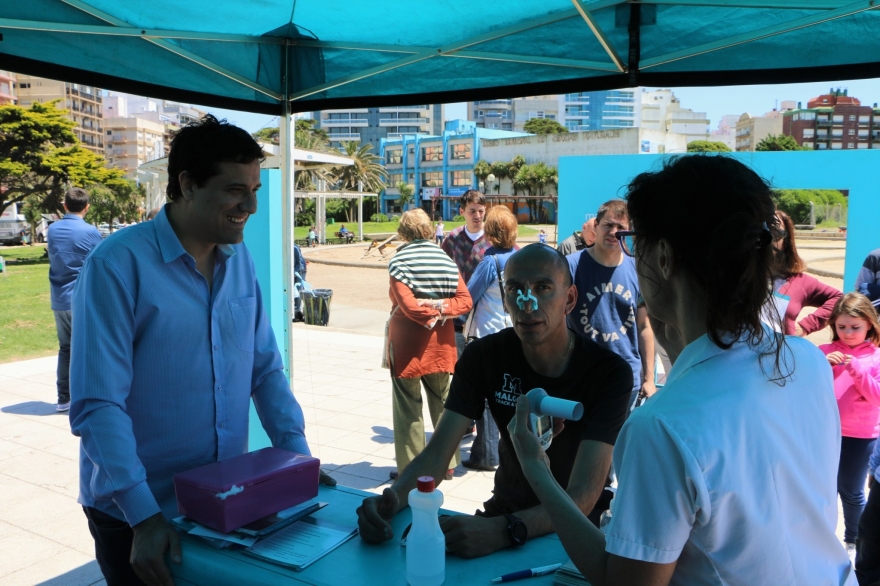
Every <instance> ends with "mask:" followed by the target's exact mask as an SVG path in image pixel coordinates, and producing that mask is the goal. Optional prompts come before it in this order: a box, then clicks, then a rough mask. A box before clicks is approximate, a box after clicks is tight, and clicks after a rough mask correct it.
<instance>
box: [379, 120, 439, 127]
mask: <svg viewBox="0 0 880 586" xmlns="http://www.w3.org/2000/svg"><path fill="white" fill-rule="evenodd" d="M428 122H430V121H429V120H428V119H427V118H380V119H379V126H416V125H421V124H428Z"/></svg>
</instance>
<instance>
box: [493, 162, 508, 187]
mask: <svg viewBox="0 0 880 586" xmlns="http://www.w3.org/2000/svg"><path fill="white" fill-rule="evenodd" d="M490 167H491V169H492V175H494V176H495V193H501V181H502V180H503V179H507V178H508V177H509V175H510V163H505V162H504V161H494V162H493V163H492V165H491V166H490Z"/></svg>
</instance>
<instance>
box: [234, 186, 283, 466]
mask: <svg viewBox="0 0 880 586" xmlns="http://www.w3.org/2000/svg"><path fill="white" fill-rule="evenodd" d="M260 183H262V187H260V191H259V192H258V194H257V213H256V214H254V215H253V216H251V217H250V218H248V221H247V224H245V228H244V243H245V245H246V246H247V248H248V251H250V253H251V257H252V258H253V259H254V269H255V270H256V273H257V282H258V283H259V284H260V291H261V293H262V294H263V308H264V309H265V311H266V313H268V315H269V323H270V324H271V325H272V330H273V331H274V332H275V339H276V340H277V341H278V349H279V350H280V351H281V357H282V359H283V360H284V374H285V375H286V376H287V380H288V381H289V380H290V368H289V365H288V364H287V335H286V332H287V330H286V329H285V325H286V324H285V323H284V322H285V319H284V304H285V292H284V282H283V267H284V264H283V261H282V253H283V243H284V241H283V239H282V238H281V218H283V217H284V213H283V211H282V208H281V172H280V171H279V170H278V169H263V170H262V171H261V172H260ZM271 445H272V443H271V442H270V441H269V436H268V435H266V432H265V430H263V425H262V423H260V418H259V417H258V416H257V410H256V408H255V407H254V402H253V401H251V412H250V427H249V431H248V447H249V449H250V450H251V451H253V450H259V449H260V448H265V447H268V446H271Z"/></svg>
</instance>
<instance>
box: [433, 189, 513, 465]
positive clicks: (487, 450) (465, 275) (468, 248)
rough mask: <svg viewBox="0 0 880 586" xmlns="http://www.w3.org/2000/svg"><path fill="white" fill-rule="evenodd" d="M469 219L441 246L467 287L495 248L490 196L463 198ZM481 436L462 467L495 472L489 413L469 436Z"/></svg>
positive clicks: (460, 329) (460, 337) (460, 328)
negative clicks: (489, 234)
mask: <svg viewBox="0 0 880 586" xmlns="http://www.w3.org/2000/svg"><path fill="white" fill-rule="evenodd" d="M458 213H460V214H461V215H462V216H464V219H465V225H464V226H459V227H458V228H455V229H454V230H452V231H451V232H449V235H448V236H446V238H445V239H444V240H443V244H442V245H441V246H442V248H443V250H444V251H446V254H448V255H449V257H450V258H451V259H452V260H453V261H454V262H455V264H456V265H457V266H458V270H459V272H460V273H461V278H462V279H464V282H465V283H467V282H468V281H470V279H471V275H472V274H473V273H474V270H475V269H476V268H477V265H478V264H480V261H481V260H483V256H485V254H486V251H487V250H488V249H489V247H490V246H491V244H490V243H489V240H488V238H486V235H485V234H484V233H483V227H484V222H483V220H485V218H486V196H485V195H483V194H482V192H480V191H477V190H476V189H469V190H468V191H466V192H465V193H464V195H462V196H461V200H460V203H459V210H458ZM454 325H455V346H456V348H457V349H458V355H459V356H461V353H462V351H464V346H465V344H466V342H467V341H466V340H465V338H464V325H463V321H462V320H456V322H455V324H454ZM474 431H476V432H477V438H476V439H475V440H474V444H473V446H471V456H470V459H469V460H465V461H464V462H462V464H463V465H464V466H465V468H472V469H475V470H495V466H497V465H498V437H499V435H498V427H497V426H496V425H495V421H494V420H493V419H492V415H491V413H489V410H488V409H486V410H485V412H484V414H483V419H482V420H481V421H479V422H477V423H476V425H475V426H474V427H471V429H470V431H469V432H468V435H470V434H472V433H474Z"/></svg>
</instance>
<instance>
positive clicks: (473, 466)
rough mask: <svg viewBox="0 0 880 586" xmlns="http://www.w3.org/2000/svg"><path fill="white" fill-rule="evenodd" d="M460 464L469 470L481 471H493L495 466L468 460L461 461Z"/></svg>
mask: <svg viewBox="0 0 880 586" xmlns="http://www.w3.org/2000/svg"><path fill="white" fill-rule="evenodd" d="M461 465H462V466H464V467H465V468H469V469H471V470H480V471H482V472H495V466H485V465H483V464H477V463H475V462H471V461H470V460H465V461H464V462H462V463H461Z"/></svg>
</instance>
